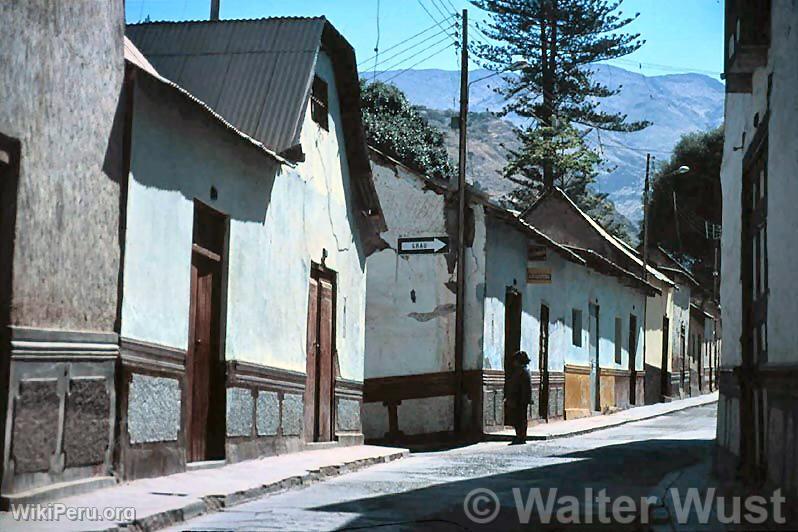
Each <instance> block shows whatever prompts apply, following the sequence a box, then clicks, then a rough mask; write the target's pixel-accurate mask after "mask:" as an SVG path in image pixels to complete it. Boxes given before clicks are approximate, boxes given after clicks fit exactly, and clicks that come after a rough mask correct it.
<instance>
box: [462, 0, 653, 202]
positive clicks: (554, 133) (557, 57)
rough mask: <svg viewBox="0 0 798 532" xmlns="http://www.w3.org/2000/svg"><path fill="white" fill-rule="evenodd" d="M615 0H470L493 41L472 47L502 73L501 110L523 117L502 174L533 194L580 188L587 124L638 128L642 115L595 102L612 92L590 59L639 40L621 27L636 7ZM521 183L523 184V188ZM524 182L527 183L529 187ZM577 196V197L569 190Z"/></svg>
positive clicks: (630, 47)
mask: <svg viewBox="0 0 798 532" xmlns="http://www.w3.org/2000/svg"><path fill="white" fill-rule="evenodd" d="M622 1H623V0H472V2H473V3H474V5H476V6H477V7H479V8H481V9H483V10H485V11H487V12H488V13H489V19H488V20H487V22H486V23H485V25H484V26H483V27H482V31H483V32H484V33H485V34H487V36H488V37H490V39H491V40H492V41H493V43H483V44H481V45H478V46H477V47H475V50H476V52H477V54H478V55H479V57H480V58H481V59H482V61H483V62H484V64H485V66H487V67H488V68H490V69H491V70H495V71H498V72H506V71H510V70H511V69H512V68H513V66H514V65H517V64H518V63H519V62H520V61H523V62H525V63H526V64H524V65H523V66H522V67H521V68H520V69H518V70H516V71H515V72H514V73H513V74H512V75H510V74H508V75H505V76H503V78H504V80H505V84H504V86H503V87H502V88H501V89H499V90H500V92H501V93H502V94H503V95H504V96H505V97H506V105H505V107H504V109H503V113H505V114H507V113H514V114H516V115H518V116H520V117H522V118H527V119H529V121H528V123H529V125H528V126H527V127H526V128H522V129H521V130H520V140H521V148H520V149H518V150H515V151H513V152H511V153H510V154H509V162H508V166H507V168H506V170H505V174H506V176H507V177H512V178H513V180H514V181H515V182H516V183H519V184H520V185H522V188H521V189H520V190H519V191H518V194H516V198H517V199H519V200H521V201H524V200H525V199H527V200H528V199H529V196H530V194H531V195H532V196H534V190H535V189H538V188H539V187H540V186H541V185H543V186H552V185H557V186H561V187H564V188H565V189H566V192H568V191H569V190H568V189H571V188H572V187H575V190H573V192H576V191H577V190H585V191H586V190H587V188H586V185H587V184H590V183H591V182H592V181H593V180H594V179H595V176H596V167H597V165H598V164H599V163H600V162H601V159H600V157H599V156H598V155H597V154H596V153H595V152H594V151H592V150H591V148H590V147H589V146H588V145H587V143H586V142H585V136H586V135H587V134H588V133H590V132H591V131H593V130H603V131H620V132H628V131H639V130H640V129H643V128H645V127H646V126H647V125H648V123H646V122H631V121H628V120H627V117H626V115H623V114H615V113H607V112H604V111H602V110H601V108H600V101H601V99H602V98H607V97H609V96H612V95H614V94H616V93H617V92H618V89H615V88H609V87H607V86H605V85H602V84H601V83H598V82H597V81H595V79H594V77H593V71H592V69H591V65H593V64H595V63H598V62H601V61H606V60H608V59H614V58H617V57H622V56H625V55H628V54H630V53H632V52H634V51H635V50H637V49H638V48H640V46H642V44H643V41H642V40H641V39H640V35H639V34H633V33H625V32H624V31H623V29H624V28H625V27H626V26H627V25H628V24H629V23H631V22H632V21H633V20H634V19H635V18H636V17H637V15H634V16H632V17H627V16H624V15H623V13H622V12H620V11H618V8H619V7H620V5H621V3H622ZM525 189H527V190H525ZM529 189H532V190H529ZM573 199H574V200H575V201H577V203H579V202H580V198H578V197H574V198H573Z"/></svg>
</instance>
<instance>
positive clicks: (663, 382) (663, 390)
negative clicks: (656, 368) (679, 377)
mask: <svg viewBox="0 0 798 532" xmlns="http://www.w3.org/2000/svg"><path fill="white" fill-rule="evenodd" d="M670 335H671V333H670V320H669V319H668V317H667V316H663V317H662V358H661V362H660V363H661V366H660V367H661V368H662V369H661V371H660V382H659V389H660V395H661V396H662V397H663V398H664V397H666V396H668V395H670V376H669V373H668V341H669V339H670V337H671V336H670Z"/></svg>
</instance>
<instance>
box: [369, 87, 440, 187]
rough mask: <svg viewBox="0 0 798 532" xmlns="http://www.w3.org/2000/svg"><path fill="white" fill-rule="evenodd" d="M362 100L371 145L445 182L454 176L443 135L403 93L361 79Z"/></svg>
mask: <svg viewBox="0 0 798 532" xmlns="http://www.w3.org/2000/svg"><path fill="white" fill-rule="evenodd" d="M360 100H361V112H362V115H363V126H364V128H365V130H366V138H367V140H368V142H369V144H371V145H372V146H374V147H375V148H377V149H379V150H380V151H382V152H384V153H386V154H388V155H390V156H392V157H395V158H396V159H398V160H400V161H402V162H404V163H406V164H408V165H410V166H413V167H415V168H416V169H417V170H419V171H421V172H423V173H425V174H427V175H430V176H433V177H438V178H441V179H449V178H450V177H451V176H452V175H453V173H454V170H453V167H452V164H451V162H450V161H449V156H448V154H447V153H446V146H445V144H444V137H443V133H442V132H441V131H439V130H438V129H436V128H434V127H433V126H431V125H430V124H429V123H428V122H427V121H426V119H425V118H424V116H423V115H422V114H421V113H420V112H419V111H418V110H417V109H416V108H414V107H413V106H412V105H410V102H408V101H407V97H406V96H405V95H404V93H402V91H400V90H399V89H398V88H396V87H395V86H393V85H388V84H386V83H382V82H379V81H375V82H372V83H369V84H367V83H366V82H365V81H364V80H361V81H360Z"/></svg>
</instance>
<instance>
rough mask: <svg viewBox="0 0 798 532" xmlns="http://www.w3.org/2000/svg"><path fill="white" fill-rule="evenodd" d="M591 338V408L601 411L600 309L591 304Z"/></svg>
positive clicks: (589, 310) (589, 326)
mask: <svg viewBox="0 0 798 532" xmlns="http://www.w3.org/2000/svg"><path fill="white" fill-rule="evenodd" d="M588 314H589V323H588V333H589V336H590V392H591V393H590V408H591V410H601V394H600V388H599V386H600V382H599V307H598V305H594V304H592V303H591V304H590V305H589V307H588Z"/></svg>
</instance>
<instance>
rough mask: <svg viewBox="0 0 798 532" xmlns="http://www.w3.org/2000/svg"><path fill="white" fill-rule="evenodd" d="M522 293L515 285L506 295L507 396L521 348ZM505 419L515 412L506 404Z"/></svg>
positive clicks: (505, 376)
mask: <svg viewBox="0 0 798 532" xmlns="http://www.w3.org/2000/svg"><path fill="white" fill-rule="evenodd" d="M521 301H522V299H521V293H520V292H519V291H518V290H516V289H515V288H513V287H507V290H506V291H505V295H504V395H505V397H506V396H507V387H508V386H509V383H510V375H511V374H512V373H513V369H514V367H515V360H513V355H514V354H515V353H516V352H518V351H519V350H520V349H521V308H522V307H521ZM504 406H505V411H504V419H505V420H510V419H511V418H512V415H513V413H512V412H508V411H507V403H505V404H504Z"/></svg>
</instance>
